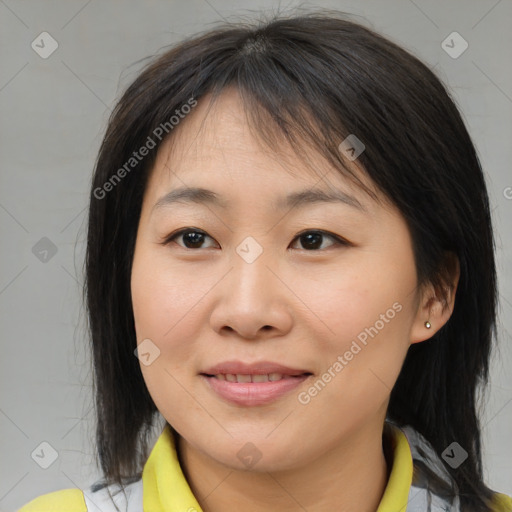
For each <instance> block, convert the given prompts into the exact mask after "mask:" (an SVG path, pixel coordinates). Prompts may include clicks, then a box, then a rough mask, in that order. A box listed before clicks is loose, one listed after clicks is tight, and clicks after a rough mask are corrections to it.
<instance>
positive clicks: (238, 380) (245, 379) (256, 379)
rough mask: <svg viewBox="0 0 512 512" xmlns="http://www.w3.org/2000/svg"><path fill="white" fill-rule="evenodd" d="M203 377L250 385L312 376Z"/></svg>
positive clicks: (255, 375)
mask: <svg viewBox="0 0 512 512" xmlns="http://www.w3.org/2000/svg"><path fill="white" fill-rule="evenodd" d="M201 375H204V376H205V377H209V378H214V379H217V380H221V381H227V382H236V383H250V382H278V381H280V380H287V379H300V378H301V377H308V376H310V375H313V374H312V373H311V372H304V373H300V374H298V375H289V374H283V373H277V372H275V373H262V374H259V373H253V374H240V373H235V374H233V373H217V374H215V375H214V374H208V373H202V374H201Z"/></svg>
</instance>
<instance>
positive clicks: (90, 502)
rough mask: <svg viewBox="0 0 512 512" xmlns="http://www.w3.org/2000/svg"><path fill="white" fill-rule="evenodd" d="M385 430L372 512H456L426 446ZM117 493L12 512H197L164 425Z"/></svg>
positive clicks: (504, 502)
mask: <svg viewBox="0 0 512 512" xmlns="http://www.w3.org/2000/svg"><path fill="white" fill-rule="evenodd" d="M386 425H387V427H388V429H389V430H388V431H389V432H390V438H391V446H392V457H393V462H392V467H391V471H390V476H389V479H388V483H387V486H386V489H385V491H384V494H383V496H382V500H381V502H380V504H379V507H378V509H377V512H446V511H449V512H460V504H459V498H458V496H457V492H456V491H455V493H454V491H453V489H454V488H453V487H452V486H453V485H454V483H453V480H452V479H451V477H450V475H449V473H448V471H447V470H446V468H445V467H444V465H443V463H442V462H441V460H440V459H439V457H437V455H436V454H435V452H434V450H433V448H432V447H431V445H430V444H429V443H428V442H427V441H426V440H425V438H423V437H422V436H421V435H420V434H419V433H418V432H416V431H415V430H414V429H412V428H411V427H409V426H406V427H398V426H396V425H394V424H392V423H390V422H386ZM432 476H433V477H432ZM431 477H432V478H431ZM434 477H435V478H434ZM120 491H121V489H120V488H119V487H117V486H110V487H106V486H101V485H99V484H94V485H92V486H91V487H89V488H88V489H84V490H82V489H63V490H60V491H54V492H50V493H48V494H44V495H42V496H39V497H37V498H35V499H34V500H32V501H30V502H29V503H27V504H26V505H24V506H23V507H22V508H21V509H19V510H18V511H17V512H117V511H116V507H115V506H114V502H115V504H116V505H117V507H118V509H119V511H122V512H202V510H201V507H200V506H199V503H198V502H197V500H196V498H195V496H194V495H193V493H192V491H191V489H190V487H189V485H188V482H187V480H186V479H185V476H184V474H183V472H182V470H181V467H180V463H179V460H178V456H177V452H176V446H175V441H174V437H173V434H172V432H171V430H170V428H169V425H167V424H166V426H165V428H164V429H163V431H162V433H161V434H160V436H159V438H158V440H157V442H156V443H155V445H154V447H153V449H152V450H151V453H150V455H149V457H148V460H147V461H146V464H145V465H144V469H143V471H142V477H139V478H136V477H135V479H134V481H132V482H131V483H128V484H125V486H124V493H123V492H122V491H121V492H120ZM494 504H495V507H494V510H495V512H512V498H510V497H509V496H507V495H505V494H501V493H496V494H495V495H494Z"/></svg>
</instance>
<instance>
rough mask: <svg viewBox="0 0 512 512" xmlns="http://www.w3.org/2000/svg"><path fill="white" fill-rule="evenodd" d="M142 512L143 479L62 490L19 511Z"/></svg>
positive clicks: (47, 495)
mask: <svg viewBox="0 0 512 512" xmlns="http://www.w3.org/2000/svg"><path fill="white" fill-rule="evenodd" d="M119 509H120V510H125V511H126V512H140V511H141V510H142V479H141V477H140V476H138V477H134V478H130V479H127V482H126V484H124V485H123V486H122V487H120V486H118V485H110V486H107V485H105V484H104V483H102V482H96V483H94V484H93V485H91V486H90V487H89V488H87V489H85V490H82V489H62V490H61V491H54V492H50V493H48V494H43V495H42V496H39V497H37V498H35V499H34V500H32V501H30V502H29V503H27V504H26V505H24V506H23V507H22V508H20V509H18V510H17V511H16V512H88V511H91V512H93V511H96V510H101V511H102V512H111V511H112V512H117V511H118V510H119Z"/></svg>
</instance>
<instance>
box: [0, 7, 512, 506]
mask: <svg viewBox="0 0 512 512" xmlns="http://www.w3.org/2000/svg"><path fill="white" fill-rule="evenodd" d="M297 5H299V3H297V2H286V3H285V2H270V1H261V0H258V1H255V0H251V1H250V2H249V1H246V0H244V1H241V2H234V1H228V0H209V1H206V0H191V1H187V2H177V1H156V0H154V1H146V2H135V1H133V0H132V1H129V2H127V1H124V2H121V1H105V0H103V1H100V0H90V1H86V0H80V1H67V2H63V1H62V2H57V1H41V0H37V1H14V0H0V20H1V21H0V40H1V41H0V48H1V49H2V50H1V63H0V73H1V74H0V108H1V112H2V115H1V121H0V130H1V139H0V140H1V152H0V158H1V175H0V179H1V188H0V229H1V234H2V244H1V249H0V251H1V262H2V264H1V270H0V321H1V326H2V345H1V348H2V351H1V358H0V361H1V370H0V371H1V374H0V375H1V394H0V432H1V436H0V450H1V451H0V461H1V463H2V464H1V472H0V510H2V511H8V510H15V509H16V508H18V507H19V506H21V505H22V504H24V503H26V502H27V501H29V500H30V499H32V498H34V497H36V496H38V495H40V494H44V493H47V492H50V491H54V490H58V489H62V488H69V487H86V486H88V485H90V484H91V483H92V482H93V481H94V480H95V479H96V478H98V477H99V473H98V472H97V470H96V468H95V467H94V451H93V424H92V412H91V404H92V402H91V396H90V392H91V375H90V371H89V354H88V351H87V338H86V334H85V329H84V326H85V319H84V314H83V308H82V305H81V299H80V297H81V296H80V285H81V283H82V264H83V254H84V240H85V227H86V224H85V222H86V205H87V197H88V193H89V183H90V176H91V172H92V168H93V163H94V159H95V156H96V152H97V150H98V147H99V144H100V141H101V137H102V135H103V131H104V128H105V124H106V120H107V117H108V115H109V113H110V109H111V108H112V106H113V105H114V102H115V99H116V98H117V97H118V96H119V94H120V92H121V91H122V89H123V88H124V86H125V85H126V84H127V83H128V82H129V81H130V80H132V79H133V78H134V77H135V76H136V74H137V72H138V70H139V69H140V67H141V65H142V63H140V62H139V63H137V61H138V60H139V59H142V58H143V57H146V56H148V55H153V54H155V53H156V52H157V51H158V50H159V49H160V48H161V47H162V46H165V45H168V44H171V43H174V42H176V41H178V40H180V39H181V38H182V37H184V36H188V35H190V34H192V33H194V32H197V31H199V30H204V29H206V28H209V27H211V26H212V24H213V23H214V22H216V21H218V20H221V19H222V18H225V19H227V20H228V21H232V20H237V19H239V18H240V16H244V17H251V16H252V15H253V14H254V13H255V12H256V11H259V10H261V9H263V10H265V11H266V12H267V13H272V12H276V11H277V10H280V11H281V12H286V11H287V10H289V9H290V8H293V7H295V6H297ZM300 6H301V7H302V8H304V9H311V8H312V7H315V6H319V7H327V8H337V9H341V10H343V11H346V12H349V13H352V14H354V15H356V16H354V18H353V19H355V20H356V21H357V20H358V18H357V16H362V17H363V18H364V20H366V22H365V23H367V24H368V25H369V26H370V27H373V28H374V29H376V30H378V31H380V32H381V33H383V34H385V35H387V36H388V37H390V38H391V39H393V40H394V41H396V42H398V43H399V44H402V45H403V46H404V47H406V48H408V49H409V50H411V51H412V52H413V53H415V54H416V55H417V56H419V57H420V58H421V59H423V60H424V61H425V62H427V63H428V64H430V65H431V66H433V67H434V68H435V71H436V72H437V73H438V76H439V77H440V78H441V79H442V80H443V81H444V82H445V83H447V84H448V85H449V87H450V88H451V91H452V92H453V95H454V97H455V99H456V101H457V103H458V105H459V107H460V109H461V110H462V112H463V115H464V118H465V119H466V122H467V125H468V127H469V130H470V133H471V135H472V137H473V139H474V141H475V144H476V146H477V149H478V152H479V155H480V157H481V159H482V163H483V165H484V168H485V171H486V174H487V179H488V184H489V193H490V196H491V202H492V210H493V216H494V222H495V227H496V232H497V260H498V268H499V278H500V329H499V334H500V340H501V351H500V353H499V354H498V353H497V354H496V355H495V358H494V360H493V366H492V380H491V385H490V388H489V393H488V396H487V398H486V400H485V403H486V409H485V414H484V416H483V421H482V423H483V425H484V430H483V433H484V441H485V467H486V474H487V480H488V483H489V485H490V486H491V487H492V488H494V489H495V490H498V491H501V492H505V493H508V494H512V438H511V433H512V428H511V427H512V381H511V372H510V368H511V367H512V337H511V335H510V333H511V332H512V319H511V317H512V279H511V251H512V238H511V233H512V230H511V229H510V219H511V212H512V189H511V188H507V187H512V176H511V173H510V162H511V161H512V152H511V143H510V142H511V140H512V126H511V124H512V123H511V119H512V116H511V112H512V67H511V62H512V60H511V59H510V48H511V47H512V30H511V29H512V3H511V2H510V1H508V0H501V1H496V0H479V1H462V0H460V1H448V2H447V1H440V0H439V1H433V2H431V1H421V0H414V1H407V0H402V1H401V0H393V1H359V2H356V1H352V2H350V1H336V2H335V1H331V2H327V1H322V2H308V3H305V2H302V3H301V4H300ZM364 20H363V19H361V20H359V21H364ZM43 31H47V32H48V33H50V34H51V36H52V37H53V38H54V39H55V40H56V41H57V42H58V45H59V46H58V48H57V50H56V51H55V52H54V53H53V54H52V55H50V56H49V57H48V58H47V59H43V58H41V57H40V56H39V55H38V53H36V52H35V51H34V50H33V49H32V47H31V43H32V41H34V40H36V42H37V41H38V40H39V41H40V39H38V36H39V34H41V32H43ZM453 31H457V32H458V33H460V34H461V36H462V37H463V38H464V39H465V40H466V41H467V42H468V44H469V47H468V49H467V50H466V51H465V52H464V53H463V54H462V55H460V56H459V57H458V58H452V57H451V56H450V55H448V54H447V53H446V52H445V50H444V49H443V48H442V46H441V43H442V41H443V40H445V38H446V37H447V36H448V35H449V34H451V33H452V32H453ZM45 47H46V49H48V47H49V46H48V45H45ZM433 150H434V149H433ZM507 221H508V226H509V227H508V228H506V226H507ZM43 237H46V238H47V239H49V240H50V241H51V242H48V240H43V241H42V242H40V240H41V239H42V238H43ZM36 244H38V245H36ZM34 246H36V249H34V250H33V248H34ZM52 248H53V252H55V251H56V252H55V254H52ZM44 250H47V251H48V252H46V253H45V252H44ZM507 369H508V371H507ZM42 442H47V443H49V444H50V445H51V446H52V447H53V449H54V450H55V452H56V455H57V459H56V460H55V462H54V463H53V464H52V465H51V466H49V467H48V469H43V468H41V467H40V466H39V465H38V464H37V463H36V462H35V461H34V460H33V458H32V456H31V454H32V453H33V452H34V450H36V448H37V450H36V452H35V453H41V448H40V447H39V445H40V443H42ZM38 447H39V448H38ZM44 453H45V457H46V458H47V459H46V462H47V463H48V462H49V461H50V459H48V457H49V454H50V453H51V450H50V449H45V451H44ZM34 458H35V459H36V460H37V457H36V456H35V455H34ZM42 459H43V457H40V458H39V461H40V462H45V461H43V460H42Z"/></svg>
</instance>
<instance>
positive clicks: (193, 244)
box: [164, 228, 213, 249]
mask: <svg viewBox="0 0 512 512" xmlns="http://www.w3.org/2000/svg"><path fill="white" fill-rule="evenodd" d="M179 238H182V240H183V245H182V244H178V245H180V246H183V247H185V249H203V248H204V247H202V244H203V243H204V241H205V238H210V239H212V240H213V238H211V237H210V236H208V235H207V234H206V233H205V232H204V231H201V230H198V229H191V228H187V229H182V230H180V231H178V232H177V233H173V234H172V235H170V236H169V237H167V238H166V239H165V241H164V245H167V244H169V243H170V242H173V241H174V240H176V239H179Z"/></svg>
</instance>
